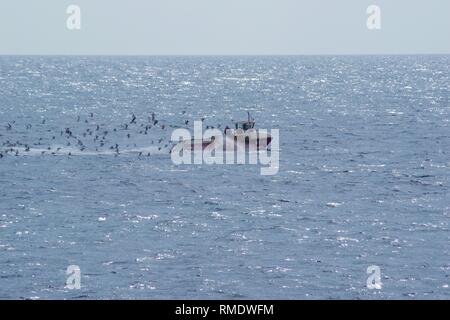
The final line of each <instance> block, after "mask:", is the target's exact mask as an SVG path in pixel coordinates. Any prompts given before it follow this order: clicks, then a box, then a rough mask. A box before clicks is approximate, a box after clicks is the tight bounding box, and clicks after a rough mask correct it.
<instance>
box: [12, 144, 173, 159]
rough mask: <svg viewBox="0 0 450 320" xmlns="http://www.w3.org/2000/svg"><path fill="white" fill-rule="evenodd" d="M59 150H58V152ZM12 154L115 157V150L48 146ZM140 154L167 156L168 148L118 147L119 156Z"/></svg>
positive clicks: (18, 148) (20, 149)
mask: <svg viewBox="0 0 450 320" xmlns="http://www.w3.org/2000/svg"><path fill="white" fill-rule="evenodd" d="M58 149H59V150H58ZM13 150H14V151H13V152H9V155H14V154H15V152H16V151H19V156H40V155H53V156H67V155H69V153H70V155H71V156H115V155H116V154H117V153H116V151H115V150H111V149H104V150H99V151H96V150H89V149H85V150H83V151H81V150H80V149H79V148H74V147H68V146H61V145H52V146H50V150H49V149H48V148H43V147H40V148H30V150H28V151H25V148H24V147H16V148H13ZM141 152H142V155H143V156H144V155H145V156H147V155H148V154H149V153H150V155H151V156H152V155H164V154H169V149H168V148H161V149H159V147H156V146H148V147H140V148H133V149H123V150H122V149H120V147H119V155H130V154H139V153H141Z"/></svg>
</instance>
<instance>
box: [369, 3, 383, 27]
mask: <svg viewBox="0 0 450 320" xmlns="http://www.w3.org/2000/svg"><path fill="white" fill-rule="evenodd" d="M366 13H367V14H368V15H369V17H368V18H367V22H366V25H367V29H369V30H380V29H381V8H380V7H379V6H377V5H371V6H368V7H367V10H366Z"/></svg>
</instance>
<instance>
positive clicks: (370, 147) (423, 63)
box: [0, 55, 450, 299]
mask: <svg viewBox="0 0 450 320" xmlns="http://www.w3.org/2000/svg"><path fill="white" fill-rule="evenodd" d="M449 66H450V56H449V55H429V56H427V55H420V56H298V57H107V56H105V57H75V56H73V57H58V56H54V57H39V56H29V57H28V56H2V57H0V153H1V155H2V156H3V157H1V156H0V299H115V298H117V299H141V298H144V299H168V298H171V299H450V288H449V285H450V228H449V222H450V104H449V101H450V99H449V86H450V81H449V80H450V72H449ZM247 110H249V111H250V112H251V113H252V116H253V117H254V118H255V119H256V121H257V127H258V128H264V129H269V130H270V129H279V132H280V164H279V172H278V174H276V175H273V176H262V175H261V174H260V168H261V166H259V165H175V164H173V163H172V161H171V157H170V154H169V150H170V144H169V142H168V141H169V139H170V135H171V133H172V131H173V130H174V129H176V128H179V127H183V128H187V129H190V130H192V123H193V121H194V120H200V119H202V118H204V125H205V127H206V126H207V125H209V126H215V127H217V126H218V125H221V128H223V127H224V126H225V125H231V120H242V119H246V117H247V114H246V111H247ZM152 112H154V113H155V118H156V119H157V120H158V123H157V124H156V125H155V124H154V122H152V119H151V117H152ZM133 114H134V115H135V116H136V123H130V122H131V121H132V115H133ZM149 118H150V119H149ZM187 121H189V122H187ZM186 122H187V123H186ZM149 124H152V127H151V128H147V129H146V128H145V127H146V126H148V125H149ZM127 125H128V127H127ZM145 131H147V133H146V132H145ZM68 132H70V133H71V135H72V136H70V134H69V133H68ZM128 134H129V136H128ZM96 136H98V137H96ZM102 144H103V145H102ZM69 265H77V266H79V268H80V270H81V288H80V289H79V290H77V289H69V288H68V287H66V280H67V278H68V275H67V274H66V270H67V267H68V266H69ZM372 265H376V266H379V267H380V269H381V282H382V288H381V289H380V290H372V289H369V288H368V287H367V278H368V277H369V275H368V274H367V268H368V267H369V266H372Z"/></svg>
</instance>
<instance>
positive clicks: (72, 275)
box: [66, 265, 81, 290]
mask: <svg viewBox="0 0 450 320" xmlns="http://www.w3.org/2000/svg"><path fill="white" fill-rule="evenodd" d="M66 275H68V277H67V279H66V288H67V289H70V290H73V289H77V290H79V289H81V269H80V267H79V266H77V265H70V266H68V267H67V270H66Z"/></svg>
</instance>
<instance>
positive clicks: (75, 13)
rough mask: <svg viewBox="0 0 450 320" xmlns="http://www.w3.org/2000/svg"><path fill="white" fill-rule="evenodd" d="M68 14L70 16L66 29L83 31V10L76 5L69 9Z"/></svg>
mask: <svg viewBox="0 0 450 320" xmlns="http://www.w3.org/2000/svg"><path fill="white" fill-rule="evenodd" d="M66 13H67V14H68V15H69V16H68V17H67V20H66V27H67V29H69V30H80V29H81V8H80V6H77V5H75V4H72V5H70V6H68V7H67V9H66Z"/></svg>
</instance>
